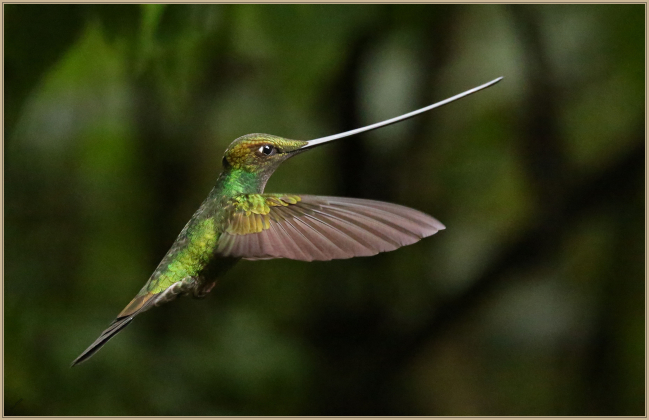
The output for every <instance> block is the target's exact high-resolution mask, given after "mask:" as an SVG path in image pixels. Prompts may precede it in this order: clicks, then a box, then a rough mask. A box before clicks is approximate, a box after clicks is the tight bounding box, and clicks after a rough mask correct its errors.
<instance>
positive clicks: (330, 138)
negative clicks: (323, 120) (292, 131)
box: [300, 77, 503, 149]
mask: <svg viewBox="0 0 649 420" xmlns="http://www.w3.org/2000/svg"><path fill="white" fill-rule="evenodd" d="M502 79H503V78H502V77H499V78H497V79H494V80H492V81H491V82H489V83H485V84H484V85H480V86H478V87H474V88H473V89H469V90H467V91H466V92H462V93H459V94H457V95H455V96H451V97H450V98H448V99H444V100H443V101H440V102H437V103H435V104H432V105H428V106H427V107H424V108H421V109H418V110H416V111H412V112H409V113H407V114H403V115H400V116H398V117H394V118H391V119H389V120H385V121H381V122H378V123H376V124H372V125H368V126H365V127H362V128H357V129H355V130H350V131H345V132H344V133H339V134H334V135H333V136H327V137H321V138H319V139H315V140H309V141H308V142H307V144H306V145H304V146H302V147H301V148H300V149H307V148H309V147H313V146H317V145H319V144H322V143H327V142H329V141H333V140H338V139H342V138H343V137H349V136H353V135H355V134H359V133H364V132H366V131H372V130H376V129H377V128H381V127H385V126H387V125H390V124H395V123H398V122H399V121H403V120H407V119H409V118H412V117H414V116H415V115H419V114H422V113H424V112H426V111H430V110H431V109H435V108H437V107H440V106H442V105H446V104H448V103H451V102H453V101H455V100H457V99H460V98H464V97H465V96H469V95H471V94H472V93H475V92H477V91H479V90H482V89H486V88H488V87H489V86H493V85H495V84H496V83H498V82H500V81H501V80H502Z"/></svg>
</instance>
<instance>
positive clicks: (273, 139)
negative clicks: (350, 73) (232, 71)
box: [72, 82, 493, 366]
mask: <svg viewBox="0 0 649 420" xmlns="http://www.w3.org/2000/svg"><path fill="white" fill-rule="evenodd" d="M492 84H493V82H492ZM486 86H487V85H484V87H486ZM475 90H476V89H474V90H473V91H475ZM473 91H469V92H470V93H472V92H473ZM465 94H468V93H465ZM427 109H431V107H427ZM413 115H414V114H413ZM390 121H392V120H390ZM392 122H396V120H394V121H392ZM373 127H374V128H377V127H378V126H377V125H375V126H373ZM355 132H356V131H355ZM343 134H344V133H343ZM336 138H339V136H332V138H325V139H324V140H323V139H317V140H311V141H301V140H289V139H284V138H281V137H277V136H272V135H268V134H249V135H246V136H243V137H239V138H238V139H236V140H235V141H234V142H232V144H231V145H230V146H229V147H228V149H227V150H226V151H225V154H224V157H223V170H222V172H221V174H220V175H219V177H218V179H217V181H216V185H215V186H214V188H213V189H212V191H211V192H210V193H209V195H208V197H207V198H206V199H205V201H203V203H202V204H201V206H200V207H199V209H198V210H197V211H196V212H195V213H194V215H193V216H192V218H191V219H190V220H189V222H188V223H187V225H185V227H184V228H183V230H182V231H181V232H180V234H179V236H178V238H177V239H176V241H175V242H174V243H173V245H172V246H171V249H169V251H168V252H167V254H166V255H165V256H164V258H163V259H162V261H161V262H160V264H159V265H158V267H157V268H156V270H155V271H154V272H153V274H152V275H151V277H150V278H149V280H148V281H147V282H146V284H145V285H144V287H143V288H142V289H141V290H140V292H139V293H138V294H137V295H136V296H135V298H133V300H132V301H131V302H130V303H129V304H128V305H127V306H126V308H124V310H122V312H120V313H119V315H118V316H117V318H116V319H115V320H114V321H113V322H112V323H111V325H110V326H109V327H108V328H107V329H106V330H105V331H104V332H103V333H102V334H101V335H100V336H99V338H98V339H97V340H96V341H95V342H94V343H92V344H91V345H90V346H89V347H88V348H87V349H86V350H85V351H84V352H83V353H82V354H81V355H80V356H79V357H77V358H76V359H75V360H74V361H73V362H72V365H73V366H74V365H76V364H78V363H81V362H83V361H85V360H87V359H88V358H89V357H91V356H92V355H93V354H94V353H95V352H96V351H97V350H99V349H100V348H101V347H102V346H103V345H104V344H105V343H106V342H107V341H108V340H110V339H111V338H112V337H113V336H115V334H117V333H118V332H119V331H121V330H122V329H123V328H124V327H126V326H127V325H128V324H129V323H130V322H131V321H132V320H133V318H134V317H135V316H136V315H138V314H139V313H141V312H144V311H146V310H148V309H150V308H152V307H154V306H159V305H161V304H164V303H166V302H169V301H171V300H173V299H174V298H176V297H177V296H179V295H183V294H191V295H193V296H195V297H203V296H205V295H206V294H207V293H209V292H210V291H211V290H212V288H213V287H214V285H215V283H216V280H217V279H218V278H219V277H220V276H222V275H223V274H224V273H225V272H227V271H228V270H229V269H230V268H231V267H232V266H233V265H234V264H235V263H236V262H237V261H239V260H240V259H242V258H243V259H249V260H255V259H271V258H289V259H294V260H302V261H313V260H321V261H326V260H331V259H340V258H351V257H355V256H369V255H375V254H377V253H379V252H384V251H392V250H394V249H397V248H399V247H401V246H404V245H409V244H412V243H414V242H417V241H418V240H419V239H421V238H423V237H426V236H430V235H433V234H434V233H436V232H438V231H439V230H441V229H444V225H442V224H441V223H440V222H438V221H437V220H435V219H434V218H432V217H430V216H428V215H426V214H424V213H421V212H419V211H417V210H413V209H410V208H408V207H404V206H400V205H396V204H390V203H384V202H379V201H372V200H362V199H354V198H342V197H322V196H311V195H298V194H264V187H265V186H266V182H267V181H268V179H269V178H270V176H271V175H272V173H273V172H274V171H275V170H276V169H277V168H278V167H279V165H280V164H281V163H282V162H284V161H285V160H287V159H289V158H290V157H292V156H295V155H297V154H299V153H301V152H303V151H304V150H308V149H309V148H311V147H314V146H317V145H319V144H322V143H324V142H326V141H330V140H335V139H336Z"/></svg>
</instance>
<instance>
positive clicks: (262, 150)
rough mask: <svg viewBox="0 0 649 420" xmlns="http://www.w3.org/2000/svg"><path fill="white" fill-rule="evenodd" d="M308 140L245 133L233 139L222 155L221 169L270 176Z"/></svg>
mask: <svg viewBox="0 0 649 420" xmlns="http://www.w3.org/2000/svg"><path fill="white" fill-rule="evenodd" d="M307 143H308V142H306V141H301V140H289V139H285V138H282V137H277V136H272V135H270V134H247V135H245V136H241V137H239V138H238V139H236V140H235V141H233V142H232V143H231V144H230V146H229V147H228V148H227V150H226V151H225V154H224V155H223V169H226V170H227V169H235V170H242V171H245V172H249V173H253V174H267V175H268V176H270V175H271V174H272V173H273V172H274V171H275V169H277V167H278V166H279V165H280V164H281V163H282V162H284V161H285V160H286V159H288V158H290V157H291V156H294V155H296V154H298V153H299V152H300V151H302V150H304V149H302V148H303V147H304V146H306V145H307Z"/></svg>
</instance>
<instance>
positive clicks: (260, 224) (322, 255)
mask: <svg viewBox="0 0 649 420" xmlns="http://www.w3.org/2000/svg"><path fill="white" fill-rule="evenodd" d="M246 200H248V201H246ZM259 200H265V203H266V206H265V207H264V206H260V207H257V209H263V211H261V212H260V210H255V211H257V213H254V212H250V211H247V210H248V209H249V207H245V206H244V205H242V204H241V203H244V204H247V203H248V202H255V203H256V202H258V201H259ZM236 204H238V205H236ZM264 211H265V213H264ZM228 223H229V226H230V228H229V229H227V230H226V232H224V233H223V234H222V235H221V237H220V238H219V242H218V244H217V248H216V253H217V254H219V255H222V256H228V257H240V258H246V259H269V258H289V259H294V260H303V261H313V260H318V261H326V260H331V259H341V258H352V257H357V256H370V255H375V254H377V253H379V252H385V251H392V250H395V249H397V248H399V247H401V246H404V245H410V244H413V243H415V242H417V241H418V240H420V239H421V238H424V237H427V236H430V235H433V234H435V233H436V232H438V231H439V230H442V229H444V225H442V224H441V223H440V222H438V221H437V220H436V219H434V218H432V217H430V216H428V215H427V214H425V213H422V212H420V211H417V210H414V209H411V208H408V207H404V206H400V205H397V204H391V203H385V202H381V201H373V200H364V199H358V198H343V197H322V196H310V195H303V196H295V195H291V196H289V195H281V194H261V195H259V194H254V195H253V194H251V195H241V196H238V197H236V201H234V202H233V206H232V210H231V214H230V216H229V219H228Z"/></svg>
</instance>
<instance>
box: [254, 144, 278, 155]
mask: <svg viewBox="0 0 649 420" xmlns="http://www.w3.org/2000/svg"><path fill="white" fill-rule="evenodd" d="M258 152H259V153H260V154H262V155H264V156H272V155H274V154H275V153H277V149H275V148H274V147H273V146H271V145H270V144H264V145H263V146H261V147H260V148H259V150H258Z"/></svg>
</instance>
